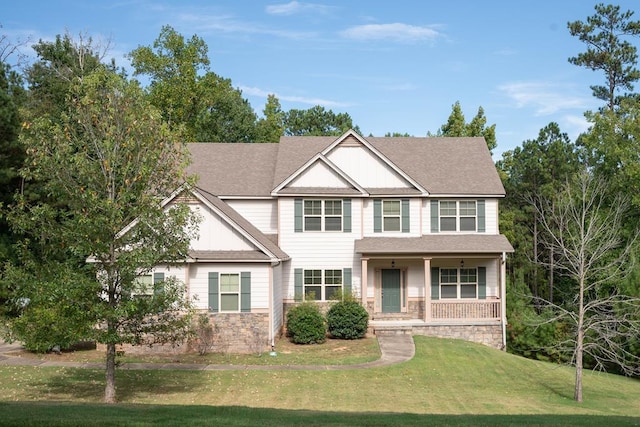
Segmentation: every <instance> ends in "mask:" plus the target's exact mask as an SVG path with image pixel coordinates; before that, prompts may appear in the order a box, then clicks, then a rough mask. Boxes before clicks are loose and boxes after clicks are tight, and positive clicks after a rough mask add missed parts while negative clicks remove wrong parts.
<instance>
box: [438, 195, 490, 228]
mask: <svg viewBox="0 0 640 427" xmlns="http://www.w3.org/2000/svg"><path fill="white" fill-rule="evenodd" d="M431 231H432V232H438V231H479V232H484V231H485V203H484V200H440V201H438V200H432V201H431Z"/></svg>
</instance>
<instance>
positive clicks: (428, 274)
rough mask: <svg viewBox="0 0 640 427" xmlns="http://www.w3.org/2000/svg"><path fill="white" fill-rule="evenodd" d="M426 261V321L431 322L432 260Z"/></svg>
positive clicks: (425, 259) (427, 259)
mask: <svg viewBox="0 0 640 427" xmlns="http://www.w3.org/2000/svg"><path fill="white" fill-rule="evenodd" d="M423 260H424V321H425V323H428V322H429V321H430V320H431V258H423Z"/></svg>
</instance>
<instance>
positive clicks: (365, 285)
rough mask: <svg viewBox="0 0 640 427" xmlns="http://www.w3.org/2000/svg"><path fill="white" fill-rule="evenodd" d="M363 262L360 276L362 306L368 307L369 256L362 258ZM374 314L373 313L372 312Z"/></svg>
mask: <svg viewBox="0 0 640 427" xmlns="http://www.w3.org/2000/svg"><path fill="white" fill-rule="evenodd" d="M361 263H362V267H361V268H362V273H361V277H360V294H361V295H360V298H361V299H362V306H363V307H364V308H367V288H368V283H369V279H368V275H367V272H368V263H369V258H364V257H363V258H361ZM371 314H373V313H371Z"/></svg>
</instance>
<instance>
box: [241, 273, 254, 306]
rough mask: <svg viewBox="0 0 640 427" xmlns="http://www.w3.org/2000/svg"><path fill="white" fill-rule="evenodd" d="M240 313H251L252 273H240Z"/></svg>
mask: <svg viewBox="0 0 640 427" xmlns="http://www.w3.org/2000/svg"><path fill="white" fill-rule="evenodd" d="M240 311H242V312H250V311H251V272H250V271H243V272H241V273H240Z"/></svg>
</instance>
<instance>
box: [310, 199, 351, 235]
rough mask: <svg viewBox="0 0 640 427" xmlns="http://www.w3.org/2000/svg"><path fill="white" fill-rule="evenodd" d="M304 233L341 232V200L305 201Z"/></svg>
mask: <svg viewBox="0 0 640 427" xmlns="http://www.w3.org/2000/svg"><path fill="white" fill-rule="evenodd" d="M304 230H305V231H342V200H305V201H304Z"/></svg>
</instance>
